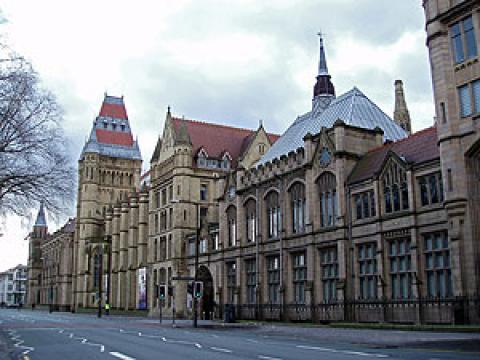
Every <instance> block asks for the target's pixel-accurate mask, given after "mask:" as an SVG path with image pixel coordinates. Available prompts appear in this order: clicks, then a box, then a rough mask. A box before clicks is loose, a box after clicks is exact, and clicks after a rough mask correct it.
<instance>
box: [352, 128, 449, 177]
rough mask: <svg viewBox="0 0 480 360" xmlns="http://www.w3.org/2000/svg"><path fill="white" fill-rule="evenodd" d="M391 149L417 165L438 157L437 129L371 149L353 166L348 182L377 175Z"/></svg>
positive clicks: (417, 133) (429, 129) (408, 161)
mask: <svg viewBox="0 0 480 360" xmlns="http://www.w3.org/2000/svg"><path fill="white" fill-rule="evenodd" d="M390 151H392V152H394V153H395V154H397V155H398V156H399V157H401V158H402V159H404V160H405V161H406V162H407V163H410V164H415V165H417V164H421V163H424V162H427V161H431V160H435V159H438V158H440V152H439V148H438V145H437V129H436V128H435V127H430V128H427V129H424V130H421V131H418V132H416V133H414V134H412V135H410V136H409V137H407V138H404V139H402V140H399V141H397V142H393V143H388V144H386V145H384V146H382V147H379V148H376V149H373V150H371V151H370V152H368V153H367V154H365V156H363V157H362V158H361V159H360V161H359V162H358V163H357V165H356V166H355V167H354V168H353V171H352V173H351V174H350V176H349V178H348V183H350V184H353V183H357V182H361V181H364V180H367V179H369V178H371V177H375V176H377V175H378V173H379V172H380V171H381V169H382V165H383V163H384V162H385V159H386V158H387V156H388V154H389V153H390Z"/></svg>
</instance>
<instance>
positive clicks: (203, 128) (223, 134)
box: [172, 117, 280, 166]
mask: <svg viewBox="0 0 480 360" xmlns="http://www.w3.org/2000/svg"><path fill="white" fill-rule="evenodd" d="M182 121H185V125H186V128H187V131H188V134H189V135H190V140H191V142H192V146H193V152H194V153H197V152H198V151H199V150H200V149H201V148H204V149H205V151H206V152H207V154H208V156H209V157H211V158H217V159H220V158H221V157H222V155H223V154H224V153H225V152H228V153H229V154H230V156H231V157H232V159H233V162H234V166H235V165H236V161H237V160H238V158H239V157H240V156H241V155H242V154H243V151H245V150H246V146H245V144H244V142H245V140H246V138H248V137H249V136H250V135H252V134H253V133H255V131H253V130H248V129H242V128H236V127H231V126H225V125H219V124H212V123H206V122H201V121H196V120H186V119H179V118H173V117H172V122H173V125H174V127H175V129H176V130H178V129H179V128H180V124H181V122H182ZM279 137H280V136H279V135H275V134H268V138H269V140H270V142H271V143H272V144H273V143H274V142H275V141H277V139H278V138H279ZM247 141H248V140H247Z"/></svg>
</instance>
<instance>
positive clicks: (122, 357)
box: [109, 351, 135, 360]
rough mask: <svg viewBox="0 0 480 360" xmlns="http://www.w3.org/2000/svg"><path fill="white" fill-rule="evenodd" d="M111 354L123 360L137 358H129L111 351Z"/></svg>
mask: <svg viewBox="0 0 480 360" xmlns="http://www.w3.org/2000/svg"><path fill="white" fill-rule="evenodd" d="M109 354H110V355H112V356H115V357H117V358H119V359H122V360H135V358H132V357H130V356H127V355H125V354H122V353H119V352H116V351H110V353H109Z"/></svg>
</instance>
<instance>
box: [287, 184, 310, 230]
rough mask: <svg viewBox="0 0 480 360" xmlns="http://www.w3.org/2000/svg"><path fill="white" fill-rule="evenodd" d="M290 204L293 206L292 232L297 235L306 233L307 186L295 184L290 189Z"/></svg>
mask: <svg viewBox="0 0 480 360" xmlns="http://www.w3.org/2000/svg"><path fill="white" fill-rule="evenodd" d="M290 204H291V206H292V231H293V232H294V233H295V234H298V233H302V232H304V231H305V208H306V207H305V185H303V184H302V183H299V182H297V183H295V184H294V185H293V186H292V187H291V188H290Z"/></svg>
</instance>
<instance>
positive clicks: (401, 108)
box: [393, 80, 412, 134]
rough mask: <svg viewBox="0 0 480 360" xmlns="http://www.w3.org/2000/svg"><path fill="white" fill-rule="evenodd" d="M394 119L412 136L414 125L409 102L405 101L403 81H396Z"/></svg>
mask: <svg viewBox="0 0 480 360" xmlns="http://www.w3.org/2000/svg"><path fill="white" fill-rule="evenodd" d="M393 119H394V120H395V122H396V123H397V124H398V125H400V126H401V127H402V129H403V130H405V131H406V132H407V133H408V134H411V132H412V124H411V120H410V113H409V112H408V107H407V102H406V101H405V93H404V91H403V82H402V80H396V81H395V110H394V112H393Z"/></svg>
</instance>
